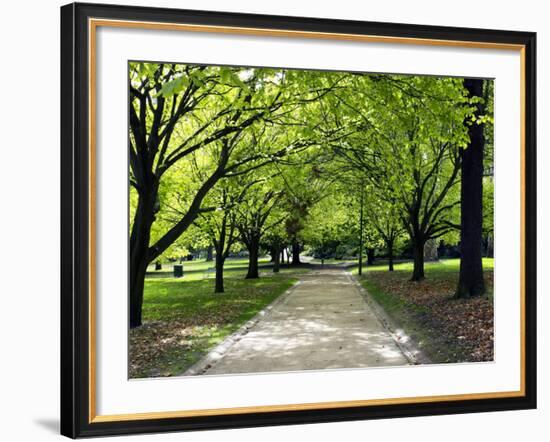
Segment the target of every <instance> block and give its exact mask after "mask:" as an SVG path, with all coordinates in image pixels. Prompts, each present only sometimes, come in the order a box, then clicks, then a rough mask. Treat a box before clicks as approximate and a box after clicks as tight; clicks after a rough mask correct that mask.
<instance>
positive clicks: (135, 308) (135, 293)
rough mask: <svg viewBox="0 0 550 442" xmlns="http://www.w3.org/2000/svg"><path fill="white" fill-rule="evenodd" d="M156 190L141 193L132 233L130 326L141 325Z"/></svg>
mask: <svg viewBox="0 0 550 442" xmlns="http://www.w3.org/2000/svg"><path fill="white" fill-rule="evenodd" d="M155 201H156V192H153V191H152V192H150V193H148V194H145V195H140V196H139V199H138V205H137V208H136V214H135V216H134V223H133V225H132V232H131V234H130V281H129V283H130V328H134V327H139V326H140V325H141V323H142V321H141V310H142V304H143V287H144V285H145V274H146V272H147V266H148V265H149V263H150V261H151V260H150V258H149V257H148V252H149V239H150V232H151V226H152V224H153V221H154V219H155Z"/></svg>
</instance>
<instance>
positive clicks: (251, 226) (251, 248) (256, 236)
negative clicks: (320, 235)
mask: <svg viewBox="0 0 550 442" xmlns="http://www.w3.org/2000/svg"><path fill="white" fill-rule="evenodd" d="M282 195H283V193H282V191H277V190H274V189H273V188H272V186H260V185H258V186H256V187H255V188H254V189H253V190H252V191H251V192H249V193H248V195H247V197H246V198H245V199H244V201H243V202H242V204H240V205H239V206H238V207H237V209H236V210H237V220H236V224H237V228H238V230H239V233H240V236H241V241H242V242H243V243H244V245H245V246H246V249H247V250H248V271H247V274H246V279H255V278H259V276H260V275H259V272H258V259H259V254H260V242H261V240H262V237H263V235H264V234H265V233H266V231H268V230H269V229H270V228H271V227H273V226H274V225H276V224H278V223H279V222H281V218H278V219H273V217H272V216H271V215H272V212H274V210H275V208H276V205H277V202H278V201H279V200H280V198H281V197H282Z"/></svg>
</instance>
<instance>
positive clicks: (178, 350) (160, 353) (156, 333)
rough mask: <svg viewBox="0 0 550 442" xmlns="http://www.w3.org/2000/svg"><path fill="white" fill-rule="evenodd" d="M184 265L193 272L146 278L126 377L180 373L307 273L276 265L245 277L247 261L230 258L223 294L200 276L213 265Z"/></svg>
mask: <svg viewBox="0 0 550 442" xmlns="http://www.w3.org/2000/svg"><path fill="white" fill-rule="evenodd" d="M185 264H186V263H184V268H185ZM189 264H190V265H189V266H188V267H193V268H194V269H195V270H197V271H196V272H194V273H193V272H189V273H187V274H186V276H185V277H184V278H171V277H170V278H166V277H160V276H161V275H159V276H157V277H148V278H146V280H145V290H144V301H143V321H144V325H143V326H142V327H138V328H136V329H132V330H131V331H130V377H131V378H139V377H151V376H173V375H178V374H181V373H182V372H183V371H185V369H187V368H188V367H190V366H191V365H192V364H193V363H195V362H196V361H197V360H199V359H200V358H201V357H202V356H204V355H205V354H206V353H207V352H208V351H209V350H210V349H211V348H212V347H214V346H215V345H217V344H218V343H220V342H221V341H222V340H223V339H224V338H225V337H227V336H228V335H229V334H231V333H233V332H234V331H235V330H237V329H238V328H239V327H240V326H241V325H242V324H244V323H245V322H246V321H247V320H249V319H250V318H252V317H253V316H254V315H255V314H256V313H258V312H259V311H260V310H261V309H262V308H264V307H265V306H267V305H269V304H270V303H271V302H273V301H274V300H275V299H276V298H277V297H278V296H280V295H281V294H283V293H284V292H285V291H286V290H287V289H288V288H290V287H291V286H292V285H293V284H294V283H295V282H296V281H297V279H296V278H295V277H294V275H296V274H297V273H303V272H307V271H309V270H308V269H307V268H295V269H293V268H284V269H283V268H281V273H279V274H273V273H268V272H264V273H262V274H261V277H260V278H259V279H252V280H250V279H249V280H246V279H243V278H244V275H245V273H246V265H244V266H243V264H246V261H245V260H231V261H229V262H228V263H227V264H228V265H226V270H225V272H224V273H225V293H217V294H215V293H213V292H214V279H213V277H210V278H204V277H203V273H204V270H205V269H206V268H208V266H209V265H211V264H212V263H205V262H204V261H203V262H200V261H195V262H193V261H191V262H189Z"/></svg>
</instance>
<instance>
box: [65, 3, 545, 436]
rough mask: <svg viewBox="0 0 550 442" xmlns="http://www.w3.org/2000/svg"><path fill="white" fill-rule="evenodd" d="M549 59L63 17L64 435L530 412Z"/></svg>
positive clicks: (123, 16) (102, 10)
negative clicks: (540, 113) (542, 97)
mask: <svg viewBox="0 0 550 442" xmlns="http://www.w3.org/2000/svg"><path fill="white" fill-rule="evenodd" d="M535 44H536V36H535V34H534V33H527V32H511V31H501V30H499V31H496V30H481V29H467V28H445V27H433V26H422V25H404V24H391V23H374V22H358V21H342V20H328V19H314V18H298V17H282V16H263V15H249V14H234V13H222V12H205V11H190V10H175V9H161V8H143V7H127V6H115V5H93V4H70V5H67V6H64V7H62V8H61V150H62V155H61V157H62V160H61V161H62V164H61V200H62V208H61V211H62V213H61V215H62V226H61V241H62V242H61V350H62V353H61V432H62V434H64V435H66V436H69V437H73V438H75V437H81V436H82V437H83V436H103V435H114V434H130V433H142V432H161V431H181V430H197V429H213V428H237V427H246V426H259V425H282V424H295V423H313V422H327V421H342V420H354V419H373V418H390V417H401V416H423V415H434V414H450V413H470V412H481V411H496V410H513V409H527V408H534V407H535V406H536V354H535V348H536V345H535V344H536V322H535V321H536V315H535V307H536V302H535V295H536V283H535V281H536V278H535V271H536V220H535V214H536V206H535V204H536V203H535V202H536V176H535V172H536V167H535V164H536V163H535V160H536V143H535V120H536V118H535V52H536V51H535Z"/></svg>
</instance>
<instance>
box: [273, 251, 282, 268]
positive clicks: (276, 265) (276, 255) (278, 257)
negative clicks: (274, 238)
mask: <svg viewBox="0 0 550 442" xmlns="http://www.w3.org/2000/svg"><path fill="white" fill-rule="evenodd" d="M273 258H274V260H273V273H279V271H280V270H281V254H280V253H279V246H278V245H275V246H273Z"/></svg>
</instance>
